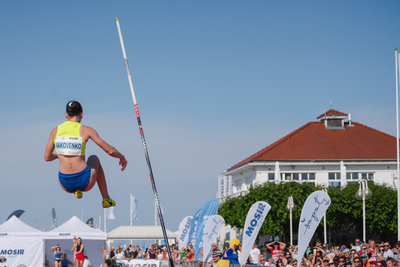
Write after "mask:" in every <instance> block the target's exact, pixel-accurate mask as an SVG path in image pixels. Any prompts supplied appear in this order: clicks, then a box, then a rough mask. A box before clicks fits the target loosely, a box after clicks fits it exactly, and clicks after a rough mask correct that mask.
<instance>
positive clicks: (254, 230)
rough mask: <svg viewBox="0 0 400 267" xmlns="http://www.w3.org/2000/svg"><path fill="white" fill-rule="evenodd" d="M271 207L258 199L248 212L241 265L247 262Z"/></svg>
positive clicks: (240, 259)
mask: <svg viewBox="0 0 400 267" xmlns="http://www.w3.org/2000/svg"><path fill="white" fill-rule="evenodd" d="M270 209H271V206H270V205H269V204H268V203H267V202H264V201H257V202H256V203H254V204H253V205H252V206H251V208H250V210H249V212H248V213H247V217H246V222H245V224H244V230H243V238H242V253H241V254H240V257H239V263H240V265H244V264H246V261H247V258H248V257H249V254H250V250H251V247H252V246H253V244H254V241H256V238H257V235H258V232H259V231H260V228H261V225H262V224H263V222H264V220H265V217H266V216H267V214H268V212H269V210H270Z"/></svg>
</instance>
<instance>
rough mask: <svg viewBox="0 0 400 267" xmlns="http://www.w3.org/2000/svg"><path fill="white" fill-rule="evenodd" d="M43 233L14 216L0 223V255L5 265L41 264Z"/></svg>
mask: <svg viewBox="0 0 400 267" xmlns="http://www.w3.org/2000/svg"><path fill="white" fill-rule="evenodd" d="M43 239H44V233H43V232H41V231H39V230H37V229H35V228H33V227H31V226H29V225H27V224H26V223H24V222H23V221H21V220H20V219H18V218H17V217H16V216H12V217H11V218H10V219H9V220H8V221H6V222H5V223H3V224H1V225H0V256H1V257H2V258H5V260H6V265H7V266H43V252H44V249H43Z"/></svg>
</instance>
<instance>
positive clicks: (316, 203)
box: [297, 191, 331, 267]
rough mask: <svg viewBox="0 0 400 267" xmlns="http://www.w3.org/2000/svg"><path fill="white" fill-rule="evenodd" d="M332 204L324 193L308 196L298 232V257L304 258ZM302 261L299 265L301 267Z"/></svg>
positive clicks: (314, 193) (316, 192)
mask: <svg viewBox="0 0 400 267" xmlns="http://www.w3.org/2000/svg"><path fill="white" fill-rule="evenodd" d="M330 204H331V198H330V197H329V196H328V194H327V193H325V192H324V191H315V192H313V193H312V194H311V195H310V196H308V198H307V200H306V202H305V203H304V206H303V209H302V211H301V216H300V222H299V232H298V255H299V258H302V257H303V255H304V253H305V252H306V249H307V246H308V243H310V240H311V237H312V236H313V235H314V233H315V230H316V229H317V226H318V224H319V223H320V222H321V220H322V218H323V217H324V213H325V211H326V210H327V209H328V207H329V205H330ZM300 263H301V261H300V260H299V261H298V263H297V267H300Z"/></svg>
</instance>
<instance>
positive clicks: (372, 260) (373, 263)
mask: <svg viewBox="0 0 400 267" xmlns="http://www.w3.org/2000/svg"><path fill="white" fill-rule="evenodd" d="M377 262H378V261H377V259H376V258H375V257H371V258H370V259H369V266H370V267H376V263H377Z"/></svg>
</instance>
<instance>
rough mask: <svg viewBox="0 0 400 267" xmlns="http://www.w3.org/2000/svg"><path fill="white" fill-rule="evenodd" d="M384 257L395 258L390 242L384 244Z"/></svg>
mask: <svg viewBox="0 0 400 267" xmlns="http://www.w3.org/2000/svg"><path fill="white" fill-rule="evenodd" d="M383 251H384V253H383V258H384V259H385V260H386V259H387V258H394V253H393V251H392V250H391V249H390V244H389V242H385V243H384V244H383Z"/></svg>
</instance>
